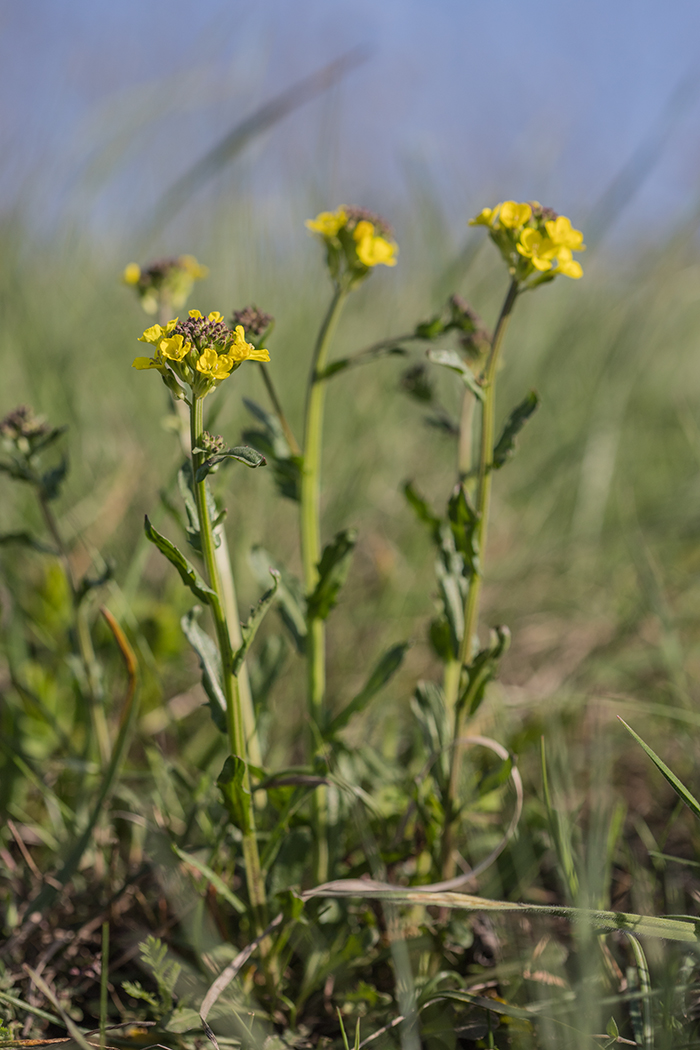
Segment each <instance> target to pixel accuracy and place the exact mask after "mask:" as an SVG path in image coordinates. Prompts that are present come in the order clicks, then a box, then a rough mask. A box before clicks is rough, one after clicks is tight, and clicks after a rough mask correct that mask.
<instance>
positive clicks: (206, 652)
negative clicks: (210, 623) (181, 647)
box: [180, 605, 226, 733]
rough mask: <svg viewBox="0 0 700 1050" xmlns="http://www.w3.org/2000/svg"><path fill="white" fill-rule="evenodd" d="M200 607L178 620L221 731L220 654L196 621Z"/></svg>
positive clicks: (223, 721) (223, 729) (223, 701)
mask: <svg viewBox="0 0 700 1050" xmlns="http://www.w3.org/2000/svg"><path fill="white" fill-rule="evenodd" d="M201 611H202V610H201V608H200V606H198V605H195V607H194V609H190V611H189V612H188V613H186V614H185V615H184V616H183V617H182V619H181V620H180V626H181V627H182V631H183V634H184V635H185V638H186V639H187V641H188V642H189V643H190V645H191V646H192V648H193V649H194V651H195V652H196V654H197V656H198V657H199V666H200V668H201V671H202V685H203V686H204V692H205V693H206V694H207V696H208V697H209V710H210V711H211V717H212V719H213V721H214V725H215V726H216V728H217V729H218V730H219V731H220V732H221V733H225V732H226V697H225V695H224V689H223V686H222V684H221V656H220V654H219V650H218V648H217V647H216V644H215V643H214V641H213V640H212V639H211V638H210V637H209V635H208V634H207V633H206V631H203V630H202V628H201V627H200V626H199V624H198V623H197V618H198V616H199V614H200V612H201Z"/></svg>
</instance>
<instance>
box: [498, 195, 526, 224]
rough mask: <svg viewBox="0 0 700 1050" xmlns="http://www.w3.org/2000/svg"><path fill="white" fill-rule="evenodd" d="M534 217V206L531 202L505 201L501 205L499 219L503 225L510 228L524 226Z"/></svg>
mask: <svg viewBox="0 0 700 1050" xmlns="http://www.w3.org/2000/svg"><path fill="white" fill-rule="evenodd" d="M531 217H532V208H531V207H530V205H529V204H517V203H516V201H504V202H503V204H502V205H501V213H500V215H499V217H498V221H499V222H500V224H501V226H505V227H506V229H508V230H515V229H517V228H518V227H520V226H524V225H525V223H526V222H529V221H530V219H531Z"/></svg>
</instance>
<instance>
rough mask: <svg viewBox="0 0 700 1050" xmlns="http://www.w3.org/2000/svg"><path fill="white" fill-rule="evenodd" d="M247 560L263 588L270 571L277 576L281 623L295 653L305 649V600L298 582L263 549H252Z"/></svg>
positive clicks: (277, 596) (302, 651) (277, 595)
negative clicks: (285, 629)
mask: <svg viewBox="0 0 700 1050" xmlns="http://www.w3.org/2000/svg"><path fill="white" fill-rule="evenodd" d="M249 560H250V564H251V567H252V569H253V572H254V573H255V575H256V577H257V579H258V582H259V583H260V584H261V585H262V586H264V584H265V583H266V582H267V580H268V579H269V575H270V572H271V570H273V569H274V571H275V572H277V573H278V574H279V580H278V583H277V594H276V598H277V606H278V609H279V613H280V616H281V617H282V622H283V623H284V625H285V627H286V628H287V630H288V631H289V633H290V634H291V636H292V640H293V642H294V645H295V646H296V649H297V652H299V653H304V651H305V649H306V599H305V598H304V591H303V588H302V586H301V583H300V582H299V580H298V579H297V578H296V576H294V575H293V574H292V573H291V572H287V570H286V569H284V568H282V566H280V565H278V564H277V563H276V562H275V560H274V558H273V557H272V555H271V554H269V553H268V552H267V551H266V550H265V548H264V547H253V549H252V550H251V552H250V555H249Z"/></svg>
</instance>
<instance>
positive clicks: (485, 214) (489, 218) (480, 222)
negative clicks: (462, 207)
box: [469, 204, 501, 226]
mask: <svg viewBox="0 0 700 1050" xmlns="http://www.w3.org/2000/svg"><path fill="white" fill-rule="evenodd" d="M500 207H501V205H500V204H497V205H496V207H495V208H482V209H481V211H480V212H479V214H478V215H475V216H474V218H473V219H470V220H469V225H470V226H492V225H493V223H494V222H495V221H496V219H497V217H498V212H499V209H500Z"/></svg>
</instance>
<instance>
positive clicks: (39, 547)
mask: <svg viewBox="0 0 700 1050" xmlns="http://www.w3.org/2000/svg"><path fill="white" fill-rule="evenodd" d="M12 543H16V544H17V545H18V546H20V547H28V548H29V549H30V550H33V551H39V553H40V554H54V555H57V554H58V551H57V550H56V548H55V547H51V546H49V544H48V543H42V541H41V540H38V539H37V538H36V536H32V534H31V532H24V531H22V532H5V533H3V535H1V536H0V547H8V546H10V544H12Z"/></svg>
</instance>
